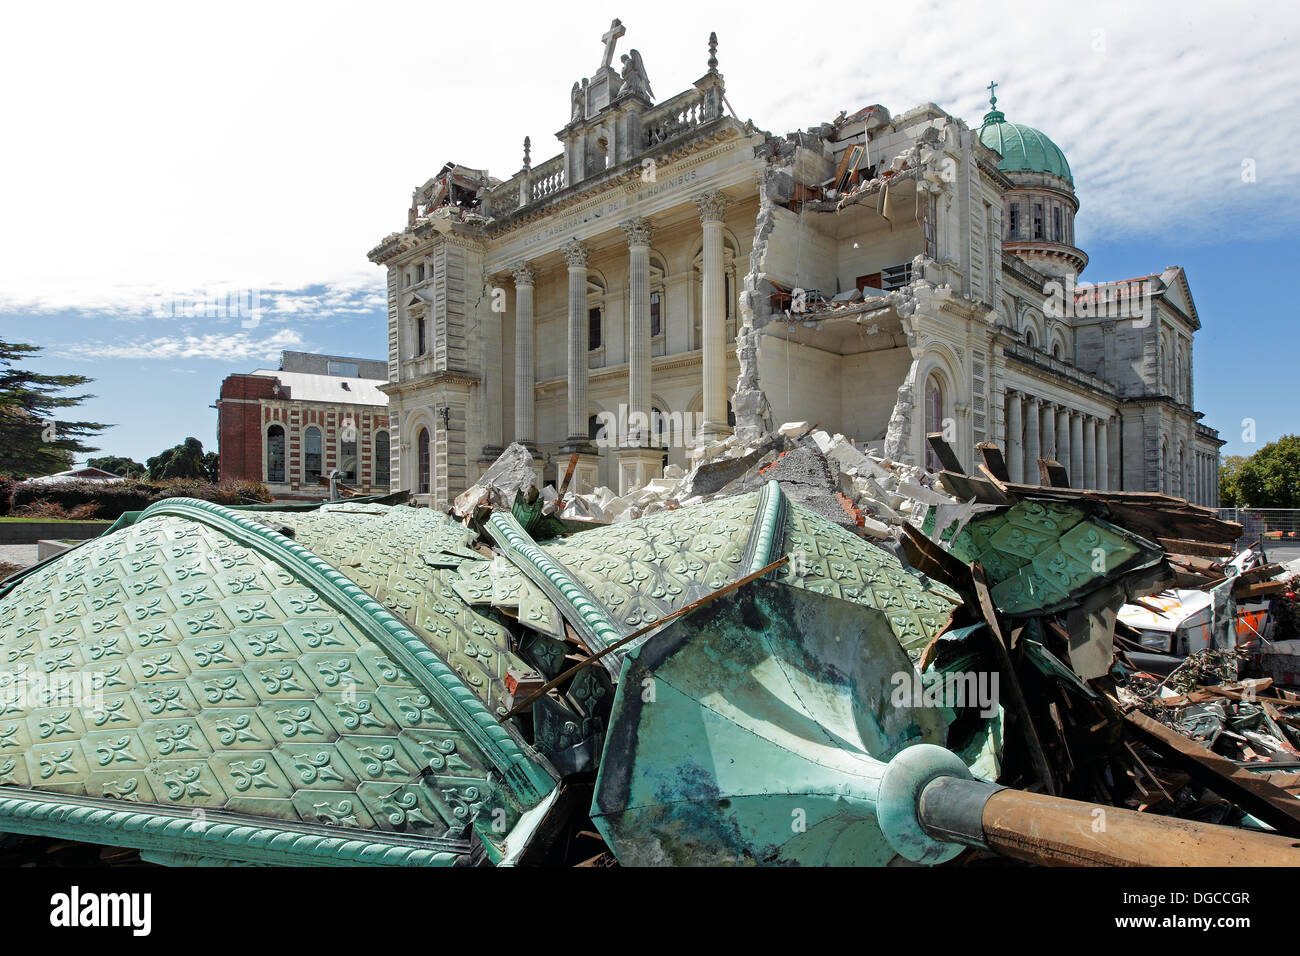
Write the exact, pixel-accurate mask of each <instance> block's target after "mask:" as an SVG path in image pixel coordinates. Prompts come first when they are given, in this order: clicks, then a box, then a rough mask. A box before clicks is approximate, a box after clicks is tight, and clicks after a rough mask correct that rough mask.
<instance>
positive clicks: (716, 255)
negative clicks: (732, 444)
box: [695, 192, 731, 442]
mask: <svg viewBox="0 0 1300 956" xmlns="http://www.w3.org/2000/svg"><path fill="white" fill-rule="evenodd" d="M695 203H696V205H698V206H699V207H700V222H701V224H702V225H703V229H704V270H703V272H704V274H703V286H704V287H703V289H702V290H701V295H700V301H701V303H702V304H703V306H704V314H703V317H702V321H701V327H702V332H703V338H704V356H703V361H702V364H703V366H704V424H703V426H702V427H701V428H700V438H701V439H702V440H703V441H706V442H707V441H716V440H717V439H719V438H722V437H723V436H725V435H728V434H730V432H731V428H730V427H729V426H728V425H727V280H726V276H725V275H724V273H723V262H722V253H723V244H722V215H723V212H724V211H725V210H726V208H727V197H726V196H725V195H724V194H723V193H722V192H708V193H704V194H703V195H701V196H697V197H696V198H695Z"/></svg>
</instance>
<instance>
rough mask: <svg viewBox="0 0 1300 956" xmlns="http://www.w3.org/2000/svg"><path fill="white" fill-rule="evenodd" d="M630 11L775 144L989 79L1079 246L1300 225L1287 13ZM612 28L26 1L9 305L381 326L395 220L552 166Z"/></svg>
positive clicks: (1286, 9)
mask: <svg viewBox="0 0 1300 956" xmlns="http://www.w3.org/2000/svg"><path fill="white" fill-rule="evenodd" d="M622 12H623V14H625V15H624V17H623V19H624V21H625V23H626V25H627V30H628V33H627V36H626V37H624V38H623V40H622V41H620V50H626V49H628V48H630V47H632V46H635V47H637V48H638V49H639V50H640V51H641V53H642V55H643V57H644V59H645V63H646V66H647V68H648V70H649V73H650V78H651V80H652V84H653V87H654V89H655V91H656V93H658V94H659V96H660V98H667V97H668V96H670V95H672V94H673V93H675V92H677V91H678V90H682V89H685V88H687V87H688V86H689V84H690V83H691V82H692V81H694V80H695V79H696V78H697V77H699V76H700V75H701V74H702V73H703V72H704V69H705V59H706V57H707V50H706V46H705V43H706V39H707V37H708V33H709V31H710V30H716V31H717V32H718V34H719V39H720V48H719V52H718V55H719V59H720V60H721V70H722V71H723V73H724V74H725V76H726V79H727V91H728V97H729V99H730V101H731V103H733V104H734V105H735V108H736V110H737V111H738V112H739V113H740V115H741V116H742V117H752V118H753V119H754V120H755V122H756V123H757V124H758V125H759V126H761V127H763V128H765V129H769V130H771V131H773V132H776V133H782V132H785V131H786V130H789V129H797V128H805V127H807V126H810V125H815V124H817V123H819V122H822V121H823V120H826V119H829V118H831V117H833V116H834V115H835V114H836V113H838V112H839V111H840V110H841V109H849V110H854V109H857V108H858V107H860V106H863V105H866V104H868V103H875V102H879V103H883V104H885V105H886V106H887V107H888V108H889V109H890V110H892V111H894V112H895V113H899V112H903V111H905V110H907V109H910V108H911V107H913V106H915V105H918V104H920V103H922V102H926V101H934V102H937V103H938V104H939V105H940V106H942V107H944V108H945V109H948V110H950V111H952V112H955V113H957V114H958V115H960V116H963V117H964V118H965V119H966V120H967V121H968V122H971V123H972V124H973V125H978V123H979V121H980V117H981V116H982V114H983V113H984V111H985V109H986V108H987V106H986V101H985V95H986V94H985V92H984V86H985V85H986V84H987V83H988V82H989V80H990V79H997V80H998V81H999V83H1000V84H1001V87H1000V89H999V94H1000V96H999V99H1000V103H999V106H1000V107H1002V108H1004V109H1005V110H1006V112H1007V115H1008V117H1009V118H1010V119H1012V120H1013V121H1017V122H1023V123H1026V124H1028V125H1031V126H1036V127H1039V128H1041V129H1043V130H1044V131H1045V132H1047V133H1048V134H1049V135H1050V136H1052V138H1053V139H1055V140H1056V141H1057V142H1058V143H1059V144H1060V145H1061V146H1062V148H1063V149H1064V150H1065V151H1066V153H1067V156H1068V157H1069V159H1070V162H1071V166H1072V168H1073V171H1074V174H1075V181H1076V184H1077V186H1078V190H1079V193H1080V199H1081V202H1082V209H1081V211H1080V217H1079V235H1080V239H1081V240H1082V241H1083V243H1084V244H1085V246H1086V244H1087V241H1088V239H1089V238H1090V237H1095V236H1098V235H1103V234H1104V235H1107V236H1116V235H1122V236H1126V237H1132V238H1139V237H1143V236H1156V235H1164V236H1168V235H1177V236H1179V237H1180V238H1181V239H1182V240H1185V241H1188V242H1196V241H1221V240H1224V239H1231V238H1232V237H1233V236H1241V235H1246V234H1251V235H1260V234H1268V233H1269V232H1276V231H1278V230H1284V229H1294V228H1295V226H1296V225H1297V220H1298V218H1300V213H1298V212H1297V200H1296V198H1295V193H1296V191H1295V189H1294V184H1295V182H1296V180H1297V178H1298V177H1300V152H1297V151H1296V150H1295V149H1294V148H1293V147H1294V144H1295V143H1296V142H1297V141H1300V137H1298V136H1297V117H1298V116H1300V111H1297V109H1296V104H1295V98H1296V97H1295V93H1294V90H1295V89H1296V88H1297V86H1298V85H1300V84H1298V79H1300V78H1298V76H1297V72H1298V68H1297V65H1296V59H1295V57H1294V56H1293V55H1291V53H1290V51H1289V50H1288V49H1287V46H1286V44H1288V43H1289V42H1290V38H1291V37H1292V36H1294V34H1295V28H1296V26H1297V24H1298V23H1300V15H1298V14H1297V11H1296V8H1295V7H1294V6H1293V5H1288V6H1282V5H1277V6H1273V5H1264V4H1256V5H1247V6H1238V7H1236V8H1232V9H1231V10H1229V9H1226V8H1223V7H1222V6H1221V5H1218V6H1211V5H1206V6H1205V7H1203V8H1199V9H1198V8H1196V7H1192V6H1189V5H1187V4H1186V3H1183V2H1173V0H1165V2H1160V3H1154V4H1142V5H1135V4H1131V3H1122V2H1112V0H1103V2H1093V3H1090V4H1087V5H1086V6H1084V7H1080V6H1079V5H1077V4H1069V5H1066V4H1062V5H1049V4H1043V3H1041V2H1023V3H1022V2H1015V3H1012V2H1003V3H994V4H988V3H981V4H971V3H958V2H954V3H947V4H943V3H937V2H928V3H922V4H919V5H912V6H906V5H901V4H900V5H895V6H893V7H890V8H888V9H887V10H886V9H884V8H880V9H876V8H871V7H865V8H844V9H842V10H839V11H837V12H835V13H834V15H833V17H831V16H826V17H823V16H821V15H820V14H819V13H812V12H806V13H805V12H796V11H792V9H791V8H790V6H789V5H788V4H778V3H775V2H771V3H766V4H764V3H751V4H750V5H749V6H747V7H745V8H737V7H735V6H734V5H730V4H724V3H711V2H703V0H692V2H689V3H685V2H663V3H658V4H655V5H654V6H653V7H639V8H632V7H629V8H628V9H626V10H624V11H622ZM610 16H611V12H610V8H598V9H596V8H593V9H589V10H587V11H586V12H573V11H572V9H571V8H563V9H560V8H550V7H544V6H539V5H537V4H536V3H532V2H530V3H527V4H525V3H521V2H505V3H498V4H497V5H495V6H494V7H493V8H492V16H491V18H490V19H487V20H485V19H483V18H482V17H477V16H472V15H471V16H468V17H459V18H458V17H457V16H456V15H452V16H451V17H450V19H448V18H447V17H445V16H443V15H442V14H441V13H436V12H435V11H433V10H432V8H430V7H429V6H428V4H426V3H420V2H404V3H393V4H391V5H387V6H385V8H384V15H383V16H376V15H375V14H374V12H373V11H372V10H369V9H366V8H363V7H360V6H356V5H344V4H338V3H315V4H311V5H310V6H308V5H299V4H267V3H251V2H244V3H241V2H228V3H224V4H222V5H220V6H219V7H215V8H206V9H205V8H201V7H198V6H195V5H188V4H185V5H178V4H173V3H130V4H127V5H121V4H113V5H104V4H98V3H95V4H86V5H84V6H82V7H79V8H76V9H71V8H70V7H69V5H66V4H58V5H50V4H23V5H19V6H16V7H14V8H13V9H12V10H9V11H8V12H7V13H6V29H5V30H4V31H3V35H0V85H2V87H3V88H4V89H5V90H6V91H7V95H6V132H7V133H8V134H9V136H8V137H7V141H8V146H7V148H6V149H5V150H4V151H3V153H2V154H0V208H2V209H4V217H5V228H4V229H3V231H0V262H3V263H4V271H5V276H6V279H5V283H4V286H5V287H4V289H3V290H0V308H8V309H20V308H40V309H60V308H79V309H88V310H93V309H105V310H110V311H112V312H113V314H116V315H118V316H119V317H122V318H129V317H132V316H135V315H139V314H140V313H141V311H142V310H146V309H147V308H148V303H149V301H150V299H151V297H153V296H156V295H159V294H176V293H178V292H185V291H188V290H193V289H206V288H212V287H218V286H222V287H235V288H243V289H260V290H263V291H264V292H266V293H267V294H268V295H269V296H270V297H271V298H272V299H273V300H274V303H275V305H274V306H272V310H273V311H274V312H278V313H281V314H294V315H320V314H327V315H339V316H345V315H348V314H352V313H353V312H354V311H355V310H356V309H358V308H361V307H362V306H363V305H365V306H373V305H378V304H382V289H381V288H380V285H379V282H380V273H379V270H377V269H376V268H375V267H373V266H370V265H369V264H368V263H367V262H366V260H365V253H366V251H367V250H368V249H369V248H371V247H372V246H373V245H374V244H375V243H376V242H378V241H379V240H380V239H381V238H382V237H383V236H385V235H386V234H388V233H389V232H392V231H393V230H395V229H399V228H401V227H402V226H403V225H404V223H405V221H406V220H405V214H406V205H407V203H408V201H409V197H410V191H411V189H412V187H413V186H415V185H416V184H418V183H422V182H424V181H425V180H426V179H427V178H428V177H429V176H430V175H432V174H433V173H434V172H436V171H437V169H438V168H439V166H441V164H442V163H443V162H445V161H447V160H449V159H454V160H456V161H457V162H461V163H465V164H467V165H470V166H476V167H488V168H489V169H490V170H491V171H492V172H493V173H494V174H496V175H499V176H509V175H511V174H513V173H514V171H515V170H517V169H518V168H519V165H520V162H521V158H522V148H521V143H522V140H523V137H524V136H525V135H529V136H531V137H532V140H533V157H534V162H541V161H542V160H544V159H546V158H548V157H549V156H551V155H554V154H555V153H557V152H559V145H558V143H557V142H556V141H555V140H554V138H553V136H552V134H553V132H554V131H555V130H557V129H559V128H560V127H561V126H562V125H563V124H564V122H565V121H566V119H567V112H568V107H567V100H568V91H569V87H570V86H571V84H572V83H573V81H574V79H575V78H577V77H578V76H580V75H590V74H591V73H592V71H593V70H594V69H595V67H596V65H597V64H598V62H599V58H600V54H601V42H600V35H601V33H603V32H604V31H605V30H606V29H607V28H608V25H609V20H610ZM448 23H450V24H454V32H455V34H456V35H455V38H454V39H449V38H447V37H445V36H443V35H442V33H441V32H440V31H441V30H442V29H443V27H445V26H446V25H447V24H448ZM399 24H400V25H403V26H401V27H400V28H395V25H399ZM1244 159H1252V160H1254V162H1255V169H1256V182H1254V183H1243V182H1242V181H1241V169H1242V165H1241V164H1242V161H1243V160H1244ZM314 286H325V287H326V291H325V292H323V293H321V294H320V295H319V296H315V297H314V299H313V301H310V302H308V301H306V300H304V299H302V298H300V297H297V296H294V295H292V294H290V293H292V292H293V290H304V289H308V288H309V287H314Z"/></svg>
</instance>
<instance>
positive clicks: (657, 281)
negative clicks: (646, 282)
mask: <svg viewBox="0 0 1300 956" xmlns="http://www.w3.org/2000/svg"><path fill="white" fill-rule="evenodd" d="M667 273H668V269H667V268H666V267H665V266H664V263H663V260H662V259H660V258H659V257H658V256H657V255H655V254H653V253H652V254H651V256H650V338H651V339H657V338H661V337H662V336H663V334H664V319H665V318H666V315H665V311H664V306H665V305H666V304H667V296H666V295H665V289H666V284H665V281H664V277H665V276H666V275H667ZM659 344H660V345H661V346H662V343H659ZM654 354H656V355H661V354H663V352H662V349H661V350H660V351H656V352H655V353H654Z"/></svg>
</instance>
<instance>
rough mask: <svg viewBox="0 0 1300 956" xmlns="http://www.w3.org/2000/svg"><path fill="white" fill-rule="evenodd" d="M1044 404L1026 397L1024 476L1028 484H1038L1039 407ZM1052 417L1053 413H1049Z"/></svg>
mask: <svg viewBox="0 0 1300 956" xmlns="http://www.w3.org/2000/svg"><path fill="white" fill-rule="evenodd" d="M1041 405H1042V403H1041V402H1040V401H1039V400H1038V399H1036V398H1033V397H1031V396H1026V397H1025V460H1024V465H1025V468H1024V474H1025V482H1026V483H1027V484H1031V485H1036V484H1038V440H1039V432H1040V427H1041V426H1040V425H1039V420H1038V412H1039V407H1040V406H1041ZM1048 414H1049V415H1050V414H1051V413H1050V412H1048Z"/></svg>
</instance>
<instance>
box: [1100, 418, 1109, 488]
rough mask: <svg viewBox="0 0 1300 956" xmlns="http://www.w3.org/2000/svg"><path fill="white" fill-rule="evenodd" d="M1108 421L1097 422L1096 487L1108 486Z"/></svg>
mask: <svg viewBox="0 0 1300 956" xmlns="http://www.w3.org/2000/svg"><path fill="white" fill-rule="evenodd" d="M1109 436H1110V422H1109V421H1104V422H1097V488H1098V489H1099V490H1101V491H1106V490H1107V489H1109V488H1110V444H1109V441H1108V439H1109Z"/></svg>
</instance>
